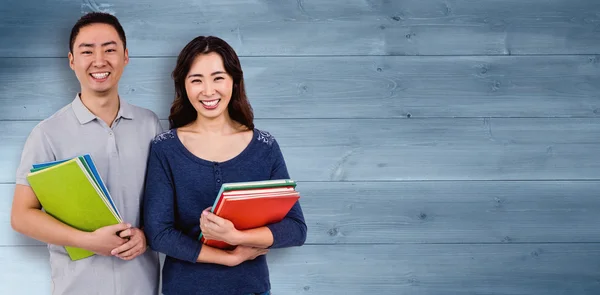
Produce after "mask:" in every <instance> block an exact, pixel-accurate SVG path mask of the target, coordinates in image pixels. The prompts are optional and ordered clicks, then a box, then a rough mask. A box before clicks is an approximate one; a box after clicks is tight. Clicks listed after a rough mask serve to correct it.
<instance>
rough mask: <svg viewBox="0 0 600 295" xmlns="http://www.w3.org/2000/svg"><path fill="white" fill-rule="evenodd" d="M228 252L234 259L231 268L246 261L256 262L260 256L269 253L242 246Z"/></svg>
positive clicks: (266, 250)
mask: <svg viewBox="0 0 600 295" xmlns="http://www.w3.org/2000/svg"><path fill="white" fill-rule="evenodd" d="M227 252H228V253H229V254H230V255H231V256H232V258H233V259H232V265H230V266H236V265H238V264H240V263H242V262H244V261H247V260H254V259H255V258H256V257H258V256H260V255H265V254H267V253H268V252H269V250H268V249H262V248H254V247H247V246H242V245H240V246H237V247H235V249H233V250H231V251H227Z"/></svg>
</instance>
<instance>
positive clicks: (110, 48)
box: [69, 24, 129, 95]
mask: <svg viewBox="0 0 600 295" xmlns="http://www.w3.org/2000/svg"><path fill="white" fill-rule="evenodd" d="M128 62H129V54H128V52H127V50H126V49H124V48H123V42H122V41H121V39H120V38H119V34H118V33H117V31H116V30H115V29H114V28H113V27H112V26H110V25H107V24H91V25H88V26H85V27H83V28H81V29H80V30H79V34H78V35H77V37H76V38H75V42H74V43H73V52H72V53H71V52H69V65H70V67H71V69H72V70H73V71H74V72H75V75H76V76H77V79H78V80H79V83H80V84H81V89H82V91H83V92H92V93H94V94H95V95H103V94H108V93H111V92H113V91H114V92H116V91H117V89H118V82H119V79H120V78H121V74H122V73H123V69H124V68H125V65H127V63H128Z"/></svg>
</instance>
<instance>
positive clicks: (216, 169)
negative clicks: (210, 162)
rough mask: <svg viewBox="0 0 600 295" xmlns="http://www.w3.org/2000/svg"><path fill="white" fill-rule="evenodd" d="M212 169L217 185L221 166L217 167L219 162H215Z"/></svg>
mask: <svg viewBox="0 0 600 295" xmlns="http://www.w3.org/2000/svg"><path fill="white" fill-rule="evenodd" d="M214 170H215V181H216V182H217V185H220V184H221V177H222V176H221V168H220V167H219V163H215V165H214Z"/></svg>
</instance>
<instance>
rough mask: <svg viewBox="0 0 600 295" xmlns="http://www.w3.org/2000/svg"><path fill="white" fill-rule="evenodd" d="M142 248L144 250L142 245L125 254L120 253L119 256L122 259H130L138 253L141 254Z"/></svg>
mask: <svg viewBox="0 0 600 295" xmlns="http://www.w3.org/2000/svg"><path fill="white" fill-rule="evenodd" d="M141 248H142V247H141V245H136V246H135V247H133V248H131V249H129V250H127V251H125V252H122V253H118V254H117V256H119V257H120V258H122V259H127V258H128V257H130V256H134V255H136V254H137V253H139V252H140V250H141Z"/></svg>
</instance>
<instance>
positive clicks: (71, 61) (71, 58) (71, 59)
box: [69, 51, 75, 70]
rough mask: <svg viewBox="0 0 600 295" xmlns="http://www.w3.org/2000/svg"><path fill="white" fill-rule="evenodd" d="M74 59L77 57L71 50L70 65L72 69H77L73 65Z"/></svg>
mask: <svg viewBox="0 0 600 295" xmlns="http://www.w3.org/2000/svg"><path fill="white" fill-rule="evenodd" d="M73 59H75V57H74V56H73V53H71V52H70V51H69V67H70V68H71V70H75V69H74V65H73Z"/></svg>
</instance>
